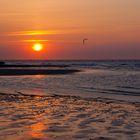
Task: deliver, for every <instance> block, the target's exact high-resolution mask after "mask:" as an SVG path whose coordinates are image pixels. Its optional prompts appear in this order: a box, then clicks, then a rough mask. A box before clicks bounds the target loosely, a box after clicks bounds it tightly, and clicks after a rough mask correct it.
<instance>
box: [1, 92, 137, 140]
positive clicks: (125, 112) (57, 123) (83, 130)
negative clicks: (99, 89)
mask: <svg viewBox="0 0 140 140" xmlns="http://www.w3.org/2000/svg"><path fill="white" fill-rule="evenodd" d="M0 105H1V108H0V139H1V140H66V139H68V140H138V139H139V138H140V104H139V103H127V102H125V103H124V102H119V101H111V100H105V99H82V98H79V97H70V96H56V95H54V96H48V97H39V96H22V95H5V94H0Z"/></svg>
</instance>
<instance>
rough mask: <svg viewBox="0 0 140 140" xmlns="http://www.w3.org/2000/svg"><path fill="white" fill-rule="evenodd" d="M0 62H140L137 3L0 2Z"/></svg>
mask: <svg viewBox="0 0 140 140" xmlns="http://www.w3.org/2000/svg"><path fill="white" fill-rule="evenodd" d="M84 38H88V40H87V41H86V42H85V45H83V39H84ZM36 43H40V44H42V45H43V46H44V49H43V50H42V51H40V52H36V51H34V50H33V49H32V47H33V45H34V44H36ZM0 59H140V0H69V1H68V0H0Z"/></svg>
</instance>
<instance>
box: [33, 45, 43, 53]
mask: <svg viewBox="0 0 140 140" xmlns="http://www.w3.org/2000/svg"><path fill="white" fill-rule="evenodd" d="M32 49H33V50H34V51H37V52H39V51H42V49H43V45H42V44H40V43H36V44H34V45H33V47H32Z"/></svg>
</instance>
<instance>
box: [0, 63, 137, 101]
mask: <svg viewBox="0 0 140 140" xmlns="http://www.w3.org/2000/svg"><path fill="white" fill-rule="evenodd" d="M5 62H6V64H17V65H24V64H30V65H34V64H36V65H37V64H38V65H47V64H49V65H50V64H52V65H68V66H69V67H64V68H61V69H78V70H81V71H80V72H77V73H73V74H66V75H24V76H23V75H22V76H0V92H1V93H5V94H7V93H8V94H18V93H23V94H27V95H32V94H33V95H41V96H48V95H65V96H78V97H82V98H103V99H109V100H119V101H125V102H126V101H127V102H140V60H96V61H95V60H67V61H66V60H59V61H58V60H57V61H56V60H10V61H5ZM13 68H14V67H13ZM21 69H23V68H22V67H21ZM32 69H33V68H32ZM35 69H42V68H40V67H38V68H35ZM43 69H51V68H43ZM53 69H54V68H53Z"/></svg>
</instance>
